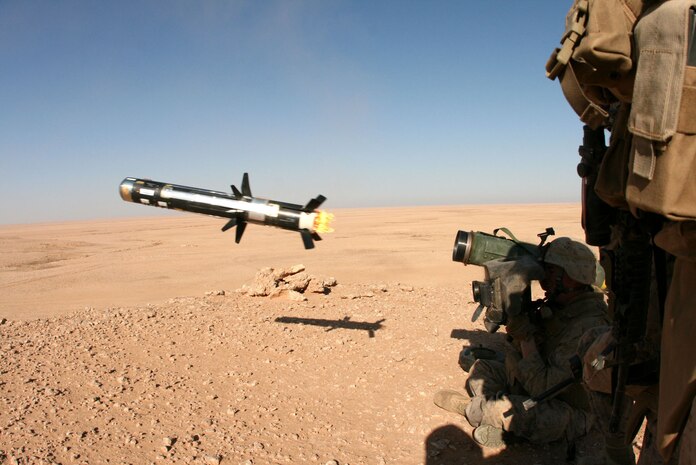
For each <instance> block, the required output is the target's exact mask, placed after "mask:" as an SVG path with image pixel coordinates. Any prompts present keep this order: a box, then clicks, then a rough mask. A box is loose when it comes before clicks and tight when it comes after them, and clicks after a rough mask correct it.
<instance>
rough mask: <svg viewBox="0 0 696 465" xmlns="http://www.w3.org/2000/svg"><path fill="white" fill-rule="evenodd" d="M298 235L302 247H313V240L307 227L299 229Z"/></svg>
mask: <svg viewBox="0 0 696 465" xmlns="http://www.w3.org/2000/svg"><path fill="white" fill-rule="evenodd" d="M300 235H301V236H302V243H303V244H304V248H305V249H313V248H314V241H313V240H312V233H310V232H309V229H301V230H300Z"/></svg>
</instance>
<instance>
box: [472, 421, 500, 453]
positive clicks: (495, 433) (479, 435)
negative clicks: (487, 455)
mask: <svg viewBox="0 0 696 465" xmlns="http://www.w3.org/2000/svg"><path fill="white" fill-rule="evenodd" d="M503 435H504V432H503V430H502V429H500V428H496V427H495V426H492V425H481V426H479V427H477V428H476V429H474V433H473V434H472V436H473V438H474V441H476V442H477V443H478V444H479V445H481V446H483V447H490V448H492V449H498V448H500V447H503V446H504V445H505V438H504V437H503Z"/></svg>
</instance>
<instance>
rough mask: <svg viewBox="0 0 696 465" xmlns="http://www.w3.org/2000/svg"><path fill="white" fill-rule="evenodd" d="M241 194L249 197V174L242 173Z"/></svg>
mask: <svg viewBox="0 0 696 465" xmlns="http://www.w3.org/2000/svg"><path fill="white" fill-rule="evenodd" d="M242 194H244V195H246V196H247V197H251V187H249V173H244V176H242Z"/></svg>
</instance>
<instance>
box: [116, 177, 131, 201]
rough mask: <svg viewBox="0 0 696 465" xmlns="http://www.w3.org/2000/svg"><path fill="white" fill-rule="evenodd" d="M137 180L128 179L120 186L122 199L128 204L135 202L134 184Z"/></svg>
mask: <svg viewBox="0 0 696 465" xmlns="http://www.w3.org/2000/svg"><path fill="white" fill-rule="evenodd" d="M134 181H135V179H133V178H126V179H124V180H123V181H121V185H120V186H119V189H118V190H119V192H120V193H121V198H122V199H123V200H125V201H126V202H132V201H133V182H134Z"/></svg>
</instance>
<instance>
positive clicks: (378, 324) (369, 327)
mask: <svg viewBox="0 0 696 465" xmlns="http://www.w3.org/2000/svg"><path fill="white" fill-rule="evenodd" d="M275 321H276V322H277V323H290V324H298V325H311V326H323V327H325V328H328V329H327V330H326V331H332V330H334V329H337V328H339V329H357V330H360V331H367V334H368V335H369V336H370V337H375V331H377V330H379V329H382V323H383V322H384V319H382V320H378V321H375V322H374V323H368V322H364V321H350V317H349V316H346V317H344V318H343V319H342V320H324V319H321V318H297V317H294V316H280V317H278V318H276V319H275Z"/></svg>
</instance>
